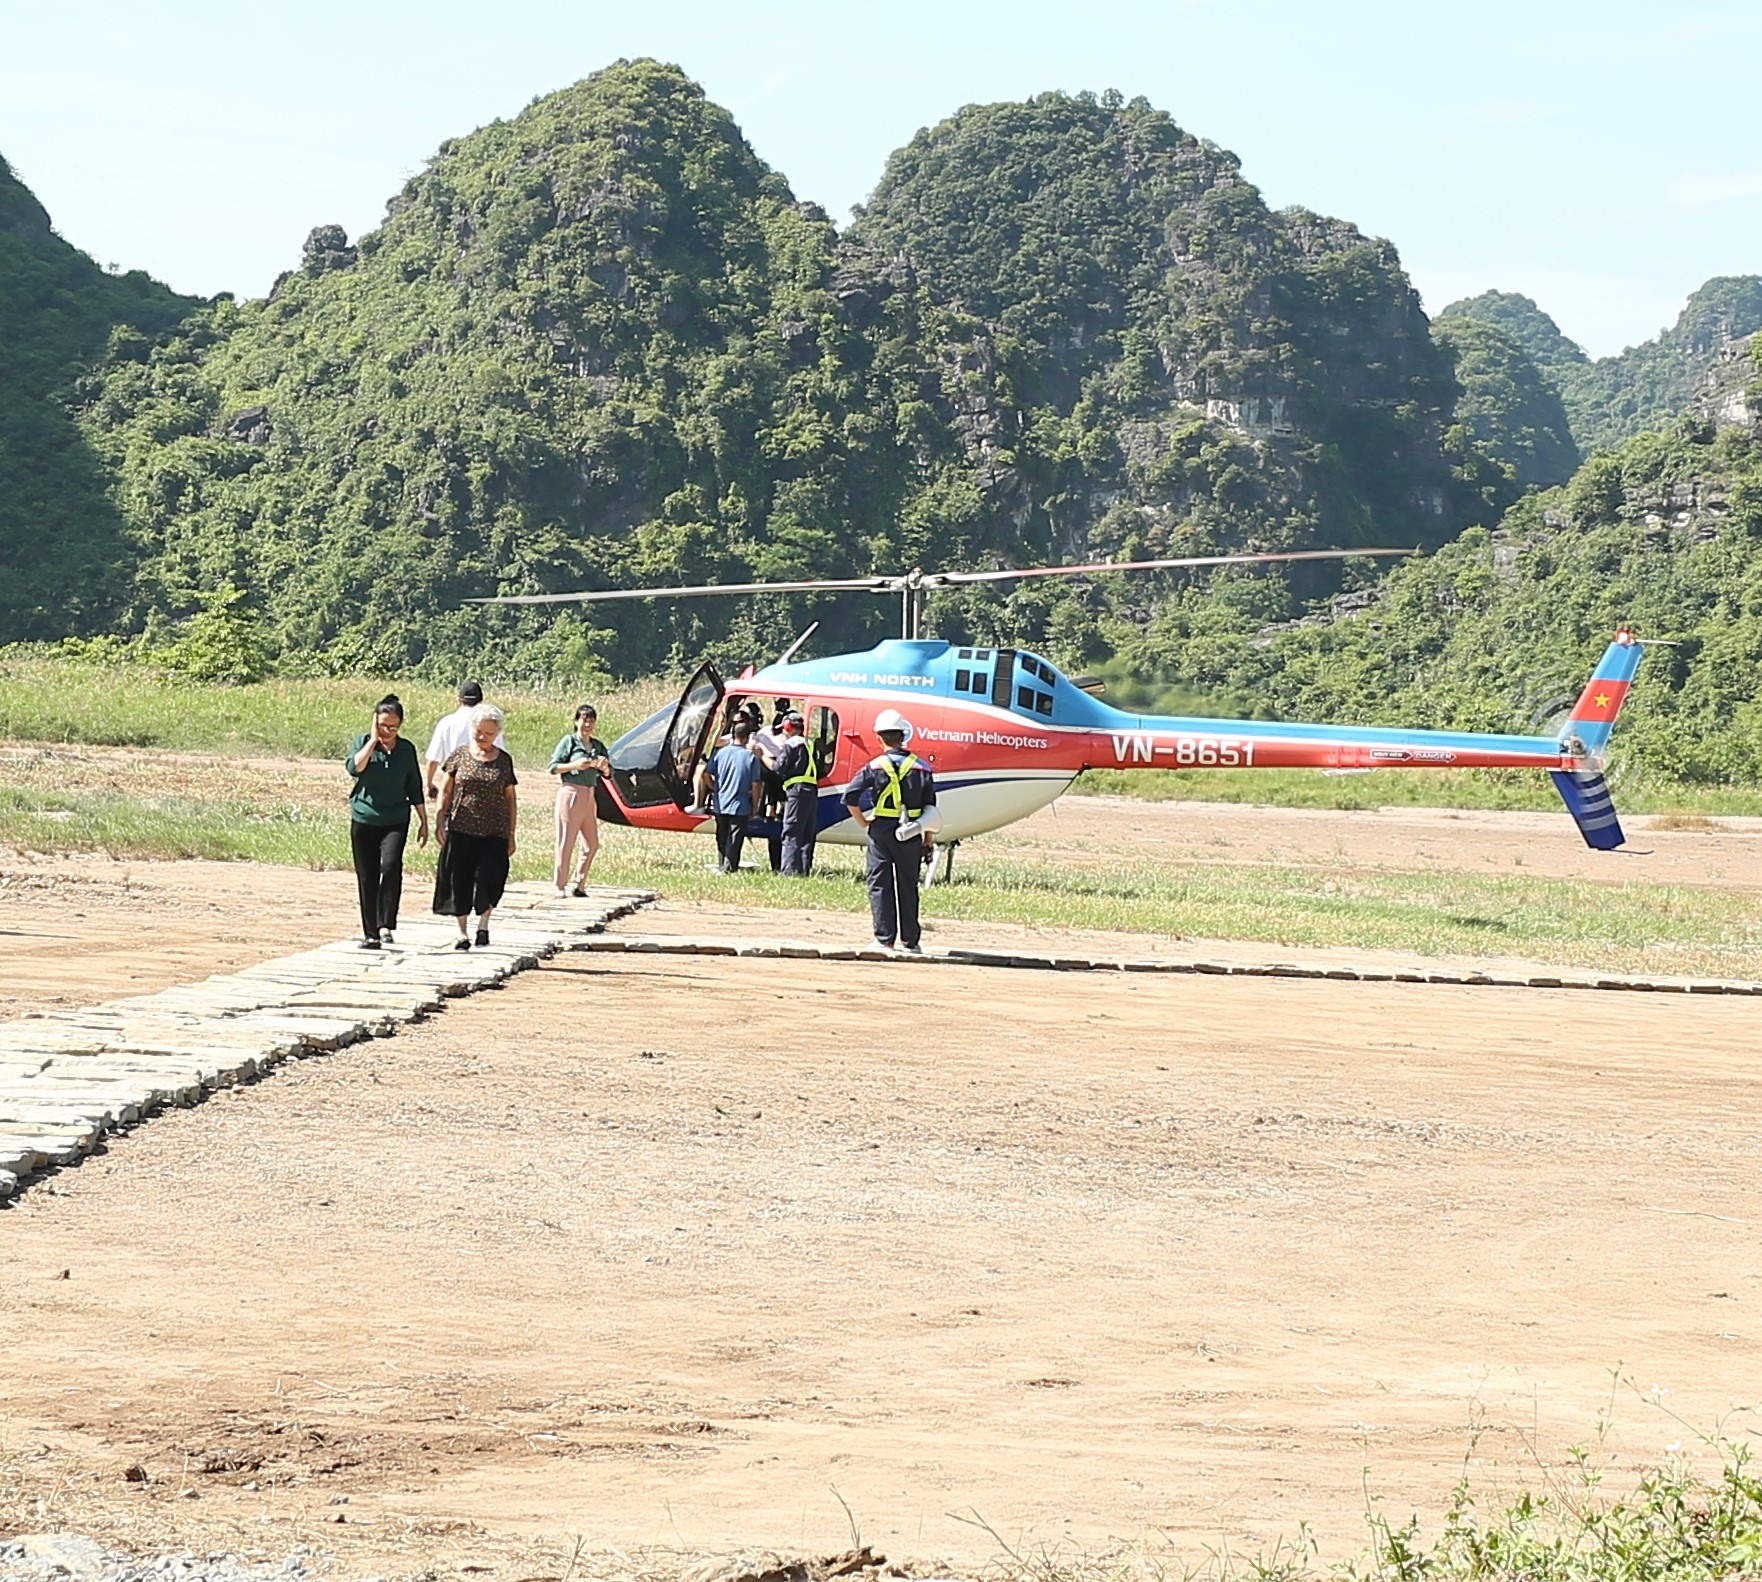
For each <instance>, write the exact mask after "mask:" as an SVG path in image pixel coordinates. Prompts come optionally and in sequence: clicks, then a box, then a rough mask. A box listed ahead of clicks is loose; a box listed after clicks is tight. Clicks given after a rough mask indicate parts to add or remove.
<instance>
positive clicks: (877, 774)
mask: <svg viewBox="0 0 1762 1582" xmlns="http://www.w3.org/2000/svg"><path fill="white" fill-rule="evenodd" d="M911 731H912V727H911V724H910V723H909V722H908V721H907V720H906V718H905V716H904V715H902V714H901V713H900V712H899V711H898V710H897V709H883V710H882V711H881V712H880V713H879V714H878V715H876V716H875V734H876V735H877V736H879V737H880V738H881V746H882V752H881V754H880V756H879V757H877V758H873V759H871V760H870V761H869V763H868V764H867V765H865V766H864V768H863V769H862V770H861V771H860V772H859V773H858V774H857V776H856V778H855V779H854V780H852V781H851V783H850V785H849V786H848V787H847V788H846V790H845V793H844V805H845V807H846V809H848V810H849V812H850V816H851V817H852V818H854V819H856V820H857V822H858V823H860V824H863V825H865V826H867V828H868V831H869V864H868V874H869V915H870V916H871V917H872V918H873V919H874V922H875V943H876V944H877V945H879V946H880V947H881V948H882V949H883V950H892V949H893V948H894V945H895V943H896V942H897V943H898V946H899V948H900V949H901V950H904V951H906V952H908V953H910V954H911V955H914V956H915V955H917V954H918V953H919V948H920V947H919V944H918V870H919V868H920V867H921V865H922V864H923V861H924V856H925V854H926V853H927V852H928V851H929V850H930V848H931V846H932V845H933V844H934V842H935V838H936V837H935V835H934V834H933V833H931V832H930V831H929V830H927V829H925V828H924V825H923V822H922V821H923V819H924V815H925V813H926V812H927V811H928V810H930V809H932V808H934V807H935V806H936V781H935V779H934V778H933V777H932V775H931V773H930V771H929V770H928V769H927V768H925V767H924V765H923V764H921V763H919V762H918V760H917V758H916V756H915V755H914V754H912V753H910V752H908V751H907V750H906V738H907V737H909V736H910V735H911ZM930 822H931V823H934V822H935V820H934V819H932V820H930Z"/></svg>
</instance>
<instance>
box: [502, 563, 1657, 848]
mask: <svg viewBox="0 0 1762 1582" xmlns="http://www.w3.org/2000/svg"><path fill="white" fill-rule="evenodd" d="M1406 553H1409V551H1405V550H1308V551H1294V552H1288V553H1281V554H1266V555H1219V556H1204V557H1187V558H1182V559H1175V560H1156V561H1135V562H1108V563H1102V564H1097V565H1089V566H1052V567H1036V568H1031V569H1028V570H1019V571H982V572H931V573H926V572H922V571H914V572H910V573H907V574H905V575H904V576H900V577H871V578H852V579H844V580H826V581H811V582H782V583H777V582H773V583H746V584H730V585H707V586H703V587H692V588H639V589H614V590H607V591H604V592H590V593H574V594H527V595H514V596H507V597H503V598H500V599H482V600H474V601H472V602H474V603H485V604H488V603H509V604H553V603H574V602H594V601H599V600H606V599H630V598H682V597H696V596H700V595H708V594H724V593H757V592H765V593H776V592H808V591H820V590H831V589H836V590H851V591H856V590H863V591H868V592H872V593H882V594H891V593H897V594H898V595H899V596H900V599H901V607H902V628H903V632H904V635H903V636H901V637H899V638H896V639H893V640H891V641H887V642H883V643H880V644H878V645H877V646H876V647H874V648H872V649H870V650H868V651H867V652H866V653H853V654H841V655H836V656H834V657H831V658H825V659H813V660H799V661H798V660H794V659H793V658H792V657H791V656H792V655H793V654H794V652H795V651H796V649H797V648H799V647H800V646H801V641H800V640H799V639H798V640H797V643H796V644H795V645H793V646H792V647H791V649H790V650H789V653H787V654H785V656H784V657H783V658H782V659H781V660H779V661H778V662H777V663H775V664H771V665H767V666H765V667H764V668H763V669H761V670H757V671H752V670H749V671H747V672H746V673H743V674H742V675H741V676H739V677H738V678H736V679H734V680H732V681H724V679H723V678H722V677H721V676H720V675H719V674H718V673H717V671H716V669H715V667H714V666H713V665H711V664H708V663H706V664H704V665H702V666H700V667H699V669H698V670H697V672H696V673H695V674H694V675H693V676H692V678H691V680H690V681H689V682H688V683H687V685H686V687H685V689H684V691H683V692H682V693H681V694H680V697H679V699H678V700H677V702H675V703H671V704H668V705H667V706H666V707H664V708H662V709H660V710H657V711H656V712H655V713H654V714H652V715H651V716H650V717H649V718H648V719H646V720H644V721H643V722H642V723H641V724H640V725H638V726H636V727H635V728H634V729H633V730H630V731H628V732H626V733H625V734H624V735H623V736H621V737H620V738H619V739H618V740H617V741H616V742H615V743H613V745H612V748H611V761H612V773H611V775H610V777H609V779H607V780H602V781H601V783H600V788H599V803H600V808H599V811H600V816H601V817H602V818H605V819H609V820H611V821H612V822H614V823H620V824H630V825H636V826H639V827H642V828H648V829H668V830H681V831H685V830H694V829H698V828H700V827H703V826H705V825H707V823H708V822H709V821H708V819H707V818H706V817H705V816H704V815H703V814H701V813H697V812H694V811H690V809H691V808H692V806H693V803H694V801H695V797H694V775H695V773H696V770H697V766H698V764H699V762H700V761H701V759H702V758H703V756H704V754H705V752H706V750H707V749H708V748H710V747H712V746H713V744H714V743H715V741H716V739H717V737H718V736H719V735H720V734H721V733H722V731H723V730H724V729H725V728H726V723H727V721H728V720H729V719H730V717H731V716H732V714H733V712H734V710H735V709H736V708H737V707H739V706H741V705H743V704H745V703H746V702H747V701H748V700H752V701H756V702H758V703H759V704H760V706H761V708H764V707H766V706H767V705H769V704H771V703H773V702H774V701H776V700H781V699H787V700H788V701H789V702H790V703H791V704H792V705H793V706H794V707H795V708H796V709H797V710H798V711H799V712H800V713H801V715H802V718H803V720H804V721H805V722H806V729H807V734H808V737H809V740H810V741H811V742H812V744H813V750H814V755H815V762H816V767H817V769H818V772H819V782H820V798H819V832H820V833H819V838H820V839H821V840H822V841H826V842H830V843H832V844H842V845H860V844H861V843H862V842H863V840H864V839H865V835H864V831H863V828H862V826H861V825H859V824H858V823H856V822H855V821H854V820H853V819H852V818H851V817H850V815H849V814H848V812H847V811H846V810H845V808H844V806H843V802H842V800H841V798H842V792H843V789H844V787H845V786H846V784H848V782H849V781H850V780H851V779H852V778H853V777H854V776H855V775H856V773H857V772H858V770H860V769H861V768H862V767H863V765H864V764H866V763H867V762H868V761H869V760H870V759H871V758H873V757H874V756H875V754H876V753H877V752H879V751H880V747H881V744H880V741H879V738H878V737H877V736H876V734H875V729H874V725H875V717H876V716H877V715H878V714H879V713H880V712H881V711H882V710H883V709H897V710H899V711H900V712H901V713H903V714H904V715H905V717H906V718H907V719H908V720H909V721H910V722H911V727H912V731H911V737H910V741H909V743H908V745H909V747H910V749H911V751H912V752H913V753H915V754H916V755H917V756H918V757H919V758H920V759H922V760H923V761H924V762H925V763H927V764H928V765H929V767H930V768H931V769H932V770H933V771H934V772H935V775H936V784H937V805H938V807H939V808H940V810H941V813H942V820H943V827H942V833H941V836H940V844H941V847H942V849H943V851H944V853H945V854H946V858H945V860H947V861H952V852H953V848H954V847H955V846H956V845H957V844H958V843H959V842H960V841H962V840H964V839H967V838H969V837H971V836H974V835H981V834H985V833H987V832H989V831H991V830H996V829H1001V828H1003V827H1004V826H1005V825H1008V824H1012V823H1014V822H1016V821H1017V820H1018V819H1022V818H1026V817H1027V816H1028V815H1029V814H1031V813H1034V812H1036V811H1038V810H1039V809H1040V808H1043V807H1045V806H1046V805H1047V804H1048V803H1050V802H1051V801H1053V800H1054V799H1055V798H1056V797H1057V796H1058V795H1059V794H1060V793H1061V792H1063V791H1064V790H1065V789H1066V788H1067V787H1068V786H1069V785H1070V784H1071V782H1072V781H1073V780H1074V779H1076V777H1077V776H1078V775H1079V774H1081V773H1083V771H1084V770H1086V769H1211V768H1218V769H1224V768H1242V769H1289V768H1312V769H1332V770H1361V771H1362V770H1374V769H1444V768H1450V769H1513V768H1514V769H1536V770H1542V771H1545V772H1546V773H1548V774H1549V775H1550V776H1551V777H1552V778H1553V781H1554V784H1555V785H1556V787H1557V788H1558V789H1559V791H1560V794H1561V797H1562V799H1563V800H1564V801H1565V803H1566V806H1567V810H1568V811H1569V812H1570V813H1571V815H1572V817H1573V819H1574V821H1575V822H1576V823H1577V824H1578V827H1579V829H1580V831H1581V833H1582V834H1583V836H1584V839H1585V841H1586V843H1587V844H1589V845H1591V846H1593V847H1596V848H1598V849H1600V850H1609V849H1612V848H1614V847H1616V846H1619V845H1621V844H1622V843H1623V839H1624V837H1623V835H1622V832H1621V826H1620V823H1619V821H1618V820H1617V818H1616V815H1615V810H1614V807H1613V805H1612V804H1611V802H1610V799H1609V794H1608V788H1607V786H1606V785H1605V783H1604V780H1603V767H1604V753H1605V750H1606V748H1607V745H1608V741H1609V735H1610V731H1611V729H1612V727H1613V726H1614V723H1615V718H1616V716H1617V715H1618V714H1619V713H1620V710H1621V706H1622V703H1623V701H1624V700H1625V698H1626V696H1627V691H1628V687H1629V685H1630V684H1631V683H1632V681H1633V678H1634V674H1635V672H1636V671H1637V670H1638V668H1639V664H1640V660H1641V657H1642V656H1643V653H1644V650H1645V644H1644V643H1642V642H1640V641H1639V640H1638V639H1636V638H1635V637H1634V636H1633V635H1632V634H1631V633H1629V632H1627V631H1625V630H1624V631H1620V632H1617V633H1616V634H1615V638H1614V641H1612V642H1611V643H1610V645H1609V647H1608V648H1607V650H1606V651H1605V652H1604V655H1603V658H1602V660H1601V661H1600V662H1599V663H1598V665H1597V667H1596V669H1595V671H1594V672H1593V674H1592V677H1591V679H1590V681H1589V682H1588V683H1587V685H1586V686H1585V688H1584V690H1583V692H1582V693H1581V694H1580V696H1579V699H1578V703H1577V705H1576V706H1575V707H1574V709H1573V710H1572V713H1571V715H1570V717H1569V718H1568V719H1567V721H1566V723H1565V725H1564V726H1563V727H1562V728H1561V729H1560V731H1559V732H1558V734H1556V735H1551V736H1523V735H1496V734H1488V733H1483V732H1476V731H1444V730H1419V729H1408V728H1405V727H1382V726H1350V725H1324V724H1313V723H1301V722H1285V723H1281V722H1273V721H1267V720H1225V719H1209V718H1184V717H1180V716H1173V715H1151V714H1139V713H1132V712H1128V711H1126V710H1121V709H1116V708H1113V707H1112V706H1110V705H1109V704H1106V703H1103V702H1102V701H1101V699H1100V698H1099V697H1098V696H1096V695H1095V694H1096V692H1098V691H1099V690H1100V687H1099V685H1098V684H1097V683H1093V682H1089V681H1087V680H1086V678H1077V679H1072V678H1070V677H1068V676H1066V675H1064V674H1062V673H1061V672H1060V671H1059V670H1058V669H1057V667H1056V666H1054V665H1052V664H1050V663H1049V662H1048V661H1047V660H1046V659H1044V658H1043V657H1041V656H1040V655H1038V654H1035V653H1031V652H1029V651H1028V650H1027V649H1022V648H1011V647H984V646H978V645H966V646H963V645H959V644H955V643H949V642H945V641H942V640H940V639H934V638H926V637H924V636H922V635H921V633H922V622H923V608H924V599H925V595H926V594H927V593H928V592H929V591H930V590H932V589H936V588H942V587H948V586H952V585H958V584H962V583H968V582H1001V581H1014V580H1019V579H1024V578H1030V577H1043V576H1072V575H1081V574H1087V575H1100V574H1104V573H1110V572H1116V571H1130V570H1148V569H1160V568H1165V567H1190V566H1214V565H1227V564H1242V563H1264V562H1269V561H1275V562H1276V561H1293V560H1319V559H1341V558H1348V557H1354V556H1361V555H1390V554H1406ZM810 630H811V629H810ZM805 635H806V634H804V636H805ZM753 833H754V834H756V835H765V834H767V833H770V830H769V829H768V828H767V826H766V825H765V823H764V822H763V821H759V822H756V823H755V824H754V826H753ZM944 871H945V872H946V868H945V869H944Z"/></svg>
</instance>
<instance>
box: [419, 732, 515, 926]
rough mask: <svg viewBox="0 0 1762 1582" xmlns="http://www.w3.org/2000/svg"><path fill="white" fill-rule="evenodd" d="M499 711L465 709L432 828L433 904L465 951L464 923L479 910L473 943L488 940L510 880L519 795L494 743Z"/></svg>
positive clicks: (444, 769)
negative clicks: (465, 738) (467, 715)
mask: <svg viewBox="0 0 1762 1582" xmlns="http://www.w3.org/2000/svg"><path fill="white" fill-rule="evenodd" d="M501 729H502V711H501V710H500V709H498V708H496V707H495V706H494V705H493V704H489V703H480V704H479V705H478V706H477V707H476V708H475V709H473V710H472V711H471V740H470V741H469V742H468V743H467V744H466V745H465V746H463V747H461V748H459V750H458V751H457V752H455V753H453V754H452V755H451V756H450V757H449V758H448V759H447V760H446V762H445V763H443V764H442V765H441V791H440V803H439V805H438V807H437V808H436V811H435V835H436V837H437V838H438V839H439V841H440V847H441V851H440V864H439V866H438V868H437V869H436V872H435V876H434V909H435V911H436V912H438V913H440V914H441V915H442V916H443V917H451V918H453V919H455V920H456V921H457V922H458V925H459V942H458V943H457V944H456V945H455V946H454V947H453V948H454V949H455V950H469V949H470V948H471V937H470V932H469V929H468V928H467V926H466V925H467V922H468V920H469V918H470V915H471V913H473V912H475V913H476V914H477V943H478V944H479V945H487V944H488V943H489V917H490V913H491V912H493V911H494V910H495V908H496V905H497V903H498V902H499V901H500V900H501V899H502V891H503V890H504V889H505V888H506V887H507V883H508V863H509V860H510V859H511V858H512V857H513V855H514V832H515V828H516V825H517V822H518V814H519V802H518V797H517V794H516V792H515V789H514V788H515V787H516V786H517V785H518V784H519V783H520V782H519V777H518V776H517V775H516V774H515V773H514V760H513V759H512V758H510V757H509V756H508V755H507V753H506V752H504V751H503V750H502V749H501V748H500V747H498V746H496V737H497V736H498V735H499V734H500V732H501Z"/></svg>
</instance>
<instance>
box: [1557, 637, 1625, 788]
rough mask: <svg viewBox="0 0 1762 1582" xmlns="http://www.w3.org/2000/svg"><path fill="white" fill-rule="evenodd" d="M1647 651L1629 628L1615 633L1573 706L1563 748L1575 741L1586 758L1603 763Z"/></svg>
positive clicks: (1563, 734)
mask: <svg viewBox="0 0 1762 1582" xmlns="http://www.w3.org/2000/svg"><path fill="white" fill-rule="evenodd" d="M1645 651H1646V647H1645V644H1644V643H1641V642H1639V641H1637V640H1636V639H1635V637H1634V634H1633V633H1632V632H1630V631H1628V630H1626V628H1623V629H1622V630H1621V631H1619V632H1617V633H1616V634H1615V641H1614V642H1612V643H1611V644H1610V645H1609V646H1608V647H1607V648H1606V649H1604V650H1603V657H1602V658H1601V659H1599V660H1598V661H1597V668H1596V669H1595V670H1593V671H1592V672H1591V679H1590V680H1589V681H1588V682H1586V683H1585V690H1584V691H1583V692H1581V693H1580V694H1579V698H1578V702H1577V703H1576V704H1574V705H1573V710H1572V715H1571V717H1570V718H1569V719H1568V720H1567V722H1566V727H1565V729H1564V730H1563V731H1562V732H1561V736H1560V741H1561V745H1562V746H1567V745H1569V744H1570V743H1572V742H1574V741H1576V742H1577V743H1579V745H1580V746H1581V747H1582V748H1583V749H1584V756H1585V757H1587V758H1595V759H1598V760H1601V758H1602V756H1603V751H1604V749H1605V748H1606V747H1607V746H1608V745H1609V733H1610V732H1611V731H1612V730H1614V729H1615V720H1616V716H1617V715H1619V714H1620V713H1621V705H1622V704H1623V703H1625V702H1626V701H1627V689H1628V688H1629V687H1630V686H1632V685H1633V679H1634V673H1635V672H1636V671H1637V670H1638V669H1639V668H1640V659H1641V657H1642V656H1643V655H1644V653H1645Z"/></svg>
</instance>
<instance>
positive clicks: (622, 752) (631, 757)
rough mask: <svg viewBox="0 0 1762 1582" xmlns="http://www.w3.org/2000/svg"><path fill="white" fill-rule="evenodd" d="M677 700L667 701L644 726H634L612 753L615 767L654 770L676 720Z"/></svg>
mask: <svg viewBox="0 0 1762 1582" xmlns="http://www.w3.org/2000/svg"><path fill="white" fill-rule="evenodd" d="M677 707H678V704H677V703H663V704H662V705H661V707H660V708H658V709H656V710H655V712H654V713H653V714H651V715H650V716H649V717H648V718H647V719H646V720H644V721H643V722H642V724H640V725H633V726H632V727H631V728H630V729H629V730H627V731H626V732H625V733H624V734H623V735H622V736H620V737H619V738H618V739H617V741H615V742H613V743H612V745H611V747H610V748H609V749H608V752H609V754H610V756H611V759H612V767H613V768H614V769H630V770H641V769H653V768H654V767H655V765H656V764H658V763H659V762H660V761H661V744H662V743H663V742H664V741H666V739H667V726H668V725H669V724H670V723H671V721H672V719H673V711H674V709H675V708H677Z"/></svg>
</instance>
